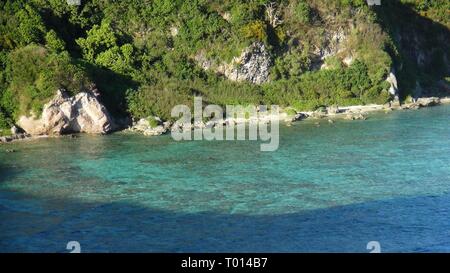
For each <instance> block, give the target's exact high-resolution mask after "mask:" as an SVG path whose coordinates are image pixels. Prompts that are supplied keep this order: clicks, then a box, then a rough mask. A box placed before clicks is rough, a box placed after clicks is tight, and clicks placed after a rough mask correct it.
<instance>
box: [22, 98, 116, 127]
mask: <svg viewBox="0 0 450 273" xmlns="http://www.w3.org/2000/svg"><path fill="white" fill-rule="evenodd" d="M17 124H18V125H19V126H20V127H21V128H22V129H24V130H25V132H26V133H28V134H31V135H61V134H66V133H89V134H106V133H109V132H110V131H111V130H112V129H113V121H112V118H111V117H110V115H109V113H108V111H107V110H106V108H105V107H104V106H103V105H102V104H101V103H100V102H99V101H98V99H97V97H96V96H94V94H92V93H90V92H81V93H78V94H76V95H75V96H73V97H70V96H69V95H68V94H67V93H66V92H65V91H64V90H58V91H57V94H56V95H55V97H54V98H53V99H52V100H51V101H50V102H48V103H47V104H45V105H44V109H43V111H42V114H41V117H40V118H38V119H37V118H36V117H35V116H31V117H26V116H22V117H20V119H19V121H18V122H17Z"/></svg>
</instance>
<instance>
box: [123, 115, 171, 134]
mask: <svg viewBox="0 0 450 273" xmlns="http://www.w3.org/2000/svg"><path fill="white" fill-rule="evenodd" d="M170 126H171V123H170V122H162V120H161V119H160V118H158V117H149V118H142V119H140V120H138V121H137V122H135V123H134V124H133V126H132V127H131V128H130V130H131V131H135V132H140V133H143V134H144V135H145V136H159V135H162V134H165V133H166V132H167V131H168V130H169V127H170Z"/></svg>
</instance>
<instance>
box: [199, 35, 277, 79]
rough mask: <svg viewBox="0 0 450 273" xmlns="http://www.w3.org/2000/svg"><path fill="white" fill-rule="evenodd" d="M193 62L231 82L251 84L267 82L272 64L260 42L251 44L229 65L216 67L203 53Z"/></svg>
mask: <svg viewBox="0 0 450 273" xmlns="http://www.w3.org/2000/svg"><path fill="white" fill-rule="evenodd" d="M195 60H196V61H197V63H198V64H199V65H200V66H201V67H202V68H203V69H204V70H209V69H211V70H213V71H215V72H216V73H219V74H222V75H224V76H225V77H227V78H228V79H230V80H232V81H237V82H242V81H248V82H251V83H253V84H262V83H265V82H268V81H269V71H270V66H271V64H272V59H271V57H270V54H269V52H268V50H267V48H266V46H265V45H264V43H262V42H255V43H253V44H252V45H250V46H249V47H247V48H246V49H245V50H244V51H243V52H242V54H241V55H240V56H239V57H235V58H233V60H232V61H231V62H230V63H224V64H220V65H217V64H216V63H214V61H212V60H209V59H207V58H206V57H205V54H204V53H199V54H197V56H196V57H195Z"/></svg>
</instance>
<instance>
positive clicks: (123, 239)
mask: <svg viewBox="0 0 450 273" xmlns="http://www.w3.org/2000/svg"><path fill="white" fill-rule="evenodd" d="M449 118H450V107H449V106H439V107H434V108H428V109H422V110H419V111H398V112H393V113H390V114H384V113H379V114H374V115H372V116H371V117H370V118H369V119H368V120H367V121H338V122H336V123H335V124H328V122H326V121H324V122H321V124H320V126H316V125H315V124H314V122H310V121H304V122H299V123H296V124H294V125H293V126H292V127H283V126H281V128H280V148H279V149H278V150H277V151H276V152H261V151H260V143H258V142H250V141H223V142H218V141H216V142H209V141H192V142H175V141H173V140H172V139H171V138H170V136H162V137H144V136H140V135H133V134H127V133H117V134H113V135H109V136H81V137H80V138H77V139H70V138H55V139H42V140H33V141H28V142H16V143H12V144H4V145H1V146H0V219H1V221H0V252H6V251H13V252H68V251H67V250H66V244H67V242H69V241H78V242H80V244H81V250H82V252H278V251H280V252H336V251H344V252H368V250H366V245H367V243H368V242H369V241H379V242H380V244H381V250H382V251H386V252H390V251H395V252H397V251H400V252H450V126H449V120H450V119H449ZM5 149H16V150H17V152H15V153H6V152H5V151H4V150H5Z"/></svg>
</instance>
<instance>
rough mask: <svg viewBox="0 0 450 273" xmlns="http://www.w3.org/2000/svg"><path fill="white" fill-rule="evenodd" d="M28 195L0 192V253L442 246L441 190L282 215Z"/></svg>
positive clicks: (444, 208)
mask: <svg viewBox="0 0 450 273" xmlns="http://www.w3.org/2000/svg"><path fill="white" fill-rule="evenodd" d="M11 198H12V199H11ZM28 198H31V199H33V198H32V197H29V196H28V197H27V196H18V195H17V194H15V193H14V194H12V193H5V192H3V193H1V195H0V199H2V202H1V204H2V205H0V218H1V219H2V221H1V223H0V252H66V250H65V246H66V244H67V242H68V241H73V240H75V241H79V242H80V244H81V247H82V251H83V252H341V251H342V252H368V250H366V245H367V243H368V242H369V241H379V242H380V244H381V247H382V251H385V252H391V251H393V252H398V251H399V252H428V251H433V252H449V251H450V221H449V219H450V210H449V204H450V195H448V194H446V195H443V196H421V197H410V198H396V199H391V200H387V201H374V202H367V203H361V204H354V205H348V206H341V207H334V208H328V209H320V210H313V211H306V212H303V213H294V214H284V215H237V214H218V213H210V212H205V213H189V214H188V213H178V212H172V211H161V210H153V209H150V208H146V207H141V206H137V205H132V204H129V203H122V202H117V203H104V204H102V203H95V204H92V203H91V204H86V203H80V202H77V201H74V200H71V201H68V200H46V201H45V204H41V205H40V206H39V205H38V206H36V204H34V205H33V206H29V207H26V206H24V207H21V206H20V205H18V204H19V202H17V201H21V200H23V199H28ZM5 200H14V201H12V202H5ZM28 201H29V200H28ZM36 208H39V209H38V210H37V209H36Z"/></svg>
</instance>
